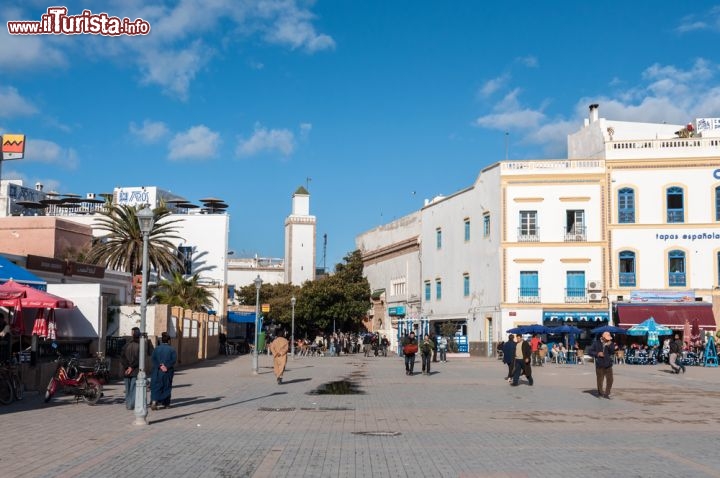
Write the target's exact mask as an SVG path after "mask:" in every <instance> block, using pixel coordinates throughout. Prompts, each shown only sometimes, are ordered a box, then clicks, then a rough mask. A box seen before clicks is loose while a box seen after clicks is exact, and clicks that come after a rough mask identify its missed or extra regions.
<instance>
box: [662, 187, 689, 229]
mask: <svg viewBox="0 0 720 478" xmlns="http://www.w3.org/2000/svg"><path fill="white" fill-rule="evenodd" d="M665 200H666V204H667V222H685V206H684V204H685V200H684V193H683V190H682V188H679V187H677V186H673V187H671V188H668V189H667V193H666V198H665Z"/></svg>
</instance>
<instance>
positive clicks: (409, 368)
mask: <svg viewBox="0 0 720 478" xmlns="http://www.w3.org/2000/svg"><path fill="white" fill-rule="evenodd" d="M400 344H401V346H402V354H403V357H404V358H405V375H413V372H414V369H415V356H416V354H417V353H418V352H420V362H421V364H422V374H423V375H430V363H431V362H438V360H434V359H433V357H434V356H435V353H436V352H437V353H439V355H440V360H439V361H440V362H447V347H448V341H447V338H445V337H440V338H439V339H438V340H437V344H436V343H435V341H434V340H433V339H432V338H431V337H430V336H429V335H428V334H425V335H424V336H423V339H422V342H420V343H418V340H417V338H416V337H415V332H413V331H410V333H409V334H408V335H406V336H405V337H403V339H402V341H401V343H400Z"/></svg>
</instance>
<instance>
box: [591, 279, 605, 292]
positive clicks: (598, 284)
mask: <svg viewBox="0 0 720 478" xmlns="http://www.w3.org/2000/svg"><path fill="white" fill-rule="evenodd" d="M602 286H603V284H602V281H601V280H589V281H588V283H587V288H588V290H602Z"/></svg>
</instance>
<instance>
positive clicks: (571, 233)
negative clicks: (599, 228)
mask: <svg viewBox="0 0 720 478" xmlns="http://www.w3.org/2000/svg"><path fill="white" fill-rule="evenodd" d="M585 241H587V233H586V228H585V226H572V227H570V228H565V242H585Z"/></svg>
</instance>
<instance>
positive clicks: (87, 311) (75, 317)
mask: <svg viewBox="0 0 720 478" xmlns="http://www.w3.org/2000/svg"><path fill="white" fill-rule="evenodd" d="M100 288H101V286H100V285H99V284H48V286H47V291H48V292H49V293H51V294H55V295H57V296H60V297H62V298H64V299H68V300H71V301H73V303H74V304H75V308H74V309H57V310H56V311H55V318H56V323H57V337H58V338H59V339H62V338H86V337H92V338H97V337H99V336H100V333H101V329H100V327H101V325H100V321H101V316H102V311H101V294H100Z"/></svg>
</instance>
